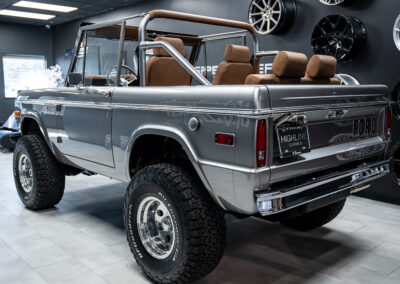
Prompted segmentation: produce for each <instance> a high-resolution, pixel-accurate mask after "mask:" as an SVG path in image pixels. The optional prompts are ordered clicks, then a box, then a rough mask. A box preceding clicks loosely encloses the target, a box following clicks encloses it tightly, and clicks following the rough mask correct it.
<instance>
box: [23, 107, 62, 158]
mask: <svg viewBox="0 0 400 284" xmlns="http://www.w3.org/2000/svg"><path fill="white" fill-rule="evenodd" d="M26 118H29V119H33V120H34V121H36V123H37V124H38V126H39V129H40V132H41V133H42V135H43V138H44V140H45V141H46V144H47V145H48V146H49V148H50V150H51V152H52V153H53V154H54V155H55V152H54V149H53V145H52V144H51V142H50V138H49V135H48V133H47V131H46V128H45V127H44V123H43V121H42V119H41V118H40V115H39V114H38V113H36V112H32V111H28V112H24V113H23V114H22V117H21V121H20V123H19V126H18V127H19V129H20V131H21V134H23V133H22V125H23V124H24V120H25V119H26Z"/></svg>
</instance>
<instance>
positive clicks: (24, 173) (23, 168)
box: [18, 154, 33, 193]
mask: <svg viewBox="0 0 400 284" xmlns="http://www.w3.org/2000/svg"><path fill="white" fill-rule="evenodd" d="M18 175H19V182H20V183H21V186H22V189H23V190H24V191H25V192H26V193H29V192H31V190H32V187H33V170H32V164H31V161H30V160H29V158H28V156H27V155H25V154H22V155H21V156H20V157H19V160H18Z"/></svg>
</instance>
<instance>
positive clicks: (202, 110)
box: [21, 99, 388, 118]
mask: <svg viewBox="0 0 400 284" xmlns="http://www.w3.org/2000/svg"><path fill="white" fill-rule="evenodd" d="M21 103H22V104H32V105H56V104H61V105H66V106H74V107H90V108H107V109H109V108H113V109H133V110H154V111H174V112H193V113H208V114H221V115H239V116H246V117H250V118H252V117H253V116H254V117H259V116H260V115H272V114H279V113H288V112H297V111H300V110H301V111H302V112H304V111H312V110H327V109H335V108H351V107H356V106H357V107H364V106H381V105H385V106H386V105H387V104H388V103H387V102H367V103H350V104H331V105H312V106H299V107H284V108H283V107H282V108H274V109H254V110H251V109H218V108H202V107H186V106H169V105H148V104H122V103H95V102H87V101H85V102H82V101H58V100H40V99H29V100H25V101H21Z"/></svg>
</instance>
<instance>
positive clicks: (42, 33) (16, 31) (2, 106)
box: [0, 23, 53, 121]
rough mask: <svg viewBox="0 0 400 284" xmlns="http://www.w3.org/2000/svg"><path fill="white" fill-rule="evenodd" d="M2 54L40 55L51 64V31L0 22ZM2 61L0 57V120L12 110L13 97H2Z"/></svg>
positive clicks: (5, 117) (3, 119)
mask: <svg viewBox="0 0 400 284" xmlns="http://www.w3.org/2000/svg"><path fill="white" fill-rule="evenodd" d="M4 54H24V55H42V56H45V57H46V59H47V65H48V66H50V65H52V64H53V52H52V41H51V33H50V32H49V31H47V30H46V29H45V28H44V27H34V26H27V25H20V24H10V23H0V56H1V55H4ZM2 65H3V62H2V60H1V58H0V121H5V120H7V119H8V117H9V116H10V115H11V113H12V112H13V110H14V99H6V98H4V75H3V66H2Z"/></svg>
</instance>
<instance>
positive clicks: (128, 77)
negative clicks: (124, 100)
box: [106, 65, 137, 87]
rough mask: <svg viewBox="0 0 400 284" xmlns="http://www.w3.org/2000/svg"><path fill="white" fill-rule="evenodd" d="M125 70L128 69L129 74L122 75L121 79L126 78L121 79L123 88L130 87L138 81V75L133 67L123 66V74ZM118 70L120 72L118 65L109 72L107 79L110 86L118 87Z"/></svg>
mask: <svg viewBox="0 0 400 284" xmlns="http://www.w3.org/2000/svg"><path fill="white" fill-rule="evenodd" d="M123 68H124V69H126V70H127V71H128V72H127V74H125V75H121V77H122V76H125V78H121V77H120V83H121V85H122V86H123V87H128V86H129V85H130V84H131V83H132V82H134V81H136V80H137V74H136V73H135V71H134V70H133V69H132V68H131V67H129V66H126V65H121V74H122V69H123ZM117 70H118V65H115V66H114V67H113V68H111V69H110V70H108V71H107V75H106V79H107V85H108V86H115V85H116V78H117Z"/></svg>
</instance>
